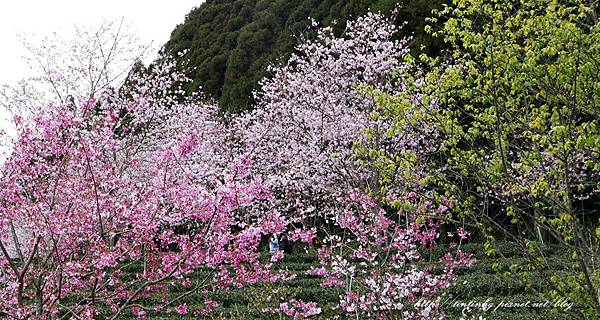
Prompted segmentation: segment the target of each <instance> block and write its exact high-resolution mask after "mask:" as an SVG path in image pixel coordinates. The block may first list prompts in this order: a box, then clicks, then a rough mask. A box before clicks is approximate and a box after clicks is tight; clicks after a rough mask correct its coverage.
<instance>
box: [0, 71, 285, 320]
mask: <svg viewBox="0 0 600 320" xmlns="http://www.w3.org/2000/svg"><path fill="white" fill-rule="evenodd" d="M173 66H174V63H172V62H167V61H165V62H164V63H162V64H160V65H157V66H154V68H153V71H152V74H151V75H150V76H148V77H147V78H146V79H145V80H144V81H142V79H141V78H140V79H138V80H140V81H137V82H136V83H137V84H136V87H135V88H133V89H131V91H130V92H128V93H127V94H124V95H119V94H117V93H114V92H105V93H104V94H102V95H100V96H98V97H92V98H91V99H90V98H88V97H84V98H81V99H80V100H78V101H77V102H76V103H75V104H72V103H60V102H56V103H50V104H49V105H48V106H47V107H45V108H40V109H39V110H38V111H37V112H35V113H34V114H33V116H32V117H30V118H19V117H16V118H15V122H16V124H17V130H18V138H17V141H16V143H15V144H14V150H13V152H12V154H11V156H10V157H9V158H8V160H7V161H6V162H5V163H4V164H3V166H2V171H1V176H0V184H1V186H2V188H1V190H2V191H0V228H1V229H2V231H8V229H10V228H11V227H12V226H14V225H18V226H19V228H21V229H22V230H23V231H24V234H26V235H27V236H24V237H15V236H14V233H13V234H12V236H10V235H11V233H10V232H2V238H1V239H0V267H1V268H0V269H1V270H2V272H0V299H1V300H2V301H3V303H2V305H1V306H0V314H2V315H3V316H6V317H12V318H16V319H29V318H36V319H47V318H54V317H60V316H67V317H74V318H79V319H95V318H97V317H98V316H100V315H101V314H102V315H103V316H105V317H108V318H112V319H116V318H118V317H120V316H121V315H122V314H124V313H133V314H135V315H138V316H143V315H145V314H149V313H151V312H157V311H165V310H168V308H171V307H177V309H176V311H178V312H183V311H184V309H185V311H186V312H187V311H188V310H187V308H185V306H181V305H178V301H179V299H180V298H179V297H178V296H173V295H171V294H169V293H170V290H171V288H173V286H174V285H183V286H184V287H186V288H187V289H186V290H187V292H208V291H209V290H211V289H213V288H227V287H230V286H242V285H245V284H248V283H254V282H257V281H263V280H273V279H276V278H274V275H273V274H272V273H271V272H270V263H266V264H265V263H261V262H260V261H259V250H258V249H259V244H260V240H261V238H262V237H263V236H264V235H266V234H271V233H273V232H281V231H282V230H283V228H285V225H286V223H285V221H283V220H282V219H281V218H280V217H279V216H278V215H277V214H276V213H275V212H272V213H271V214H265V215H264V216H263V217H262V218H261V219H260V221H258V222H257V223H256V224H254V225H248V226H247V227H246V228H243V229H240V228H239V227H238V220H237V218H236V216H237V214H236V212H237V211H238V210H240V209H243V208H244V207H247V206H249V205H251V204H252V203H254V202H255V201H269V199H270V195H269V192H268V190H267V189H265V188H264V187H263V186H262V184H261V182H260V180H256V179H254V178H252V176H251V171H250V168H251V161H250V160H249V159H248V158H244V157H240V158H238V159H236V160H235V161H231V162H230V163H229V166H228V169H226V170H222V171H219V172H214V171H212V172H210V174H206V172H207V171H206V170H205V166H204V165H202V164H198V163H197V162H196V161H195V159H198V158H199V157H200V156H201V155H203V154H204V152H205V151H206V144H205V139H209V136H210V134H216V133H217V132H215V130H217V129H218V128H219V126H218V125H216V124H215V123H214V122H213V121H212V120H211V119H210V117H209V116H207V115H208V114H210V112H207V111H206V110H212V109H211V106H206V107H207V108H206V109H203V108H198V105H197V103H198V102H197V101H196V100H193V99H192V98H182V97H177V96H176V95H177V94H176V93H173V92H171V93H168V94H166V95H163V94H160V93H161V92H162V91H160V90H161V89H164V90H170V89H172V88H173V87H176V82H177V81H179V80H183V79H182V78H180V77H179V75H178V74H177V73H175V72H174V70H173ZM211 142H214V141H211ZM199 177H202V178H203V179H204V180H203V181H202V183H198V181H197V179H198V178H199ZM182 225H183V226H186V228H187V229H186V230H187V232H177V229H176V227H177V226H182ZM9 243H10V244H12V246H14V248H15V251H17V254H11V253H10V252H9V249H8V248H9ZM140 266H141V267H140ZM201 266H202V267H209V268H210V269H212V270H214V272H215V276H214V277H211V278H208V279H205V280H204V281H200V280H199V279H194V280H193V281H192V280H191V279H190V278H189V275H190V274H191V273H192V272H193V271H195V270H197V269H198V268H199V267H201ZM136 267H140V268H136ZM136 270H137V271H136ZM160 293H163V294H164V297H165V299H163V301H162V302H161V303H160V304H158V305H147V303H148V302H144V301H146V300H144V299H143V298H145V297H148V296H151V295H155V294H160ZM188 294H189V293H188ZM206 306H207V308H210V307H211V306H213V304H211V303H207V304H206ZM196 311H198V310H196ZM189 312H192V311H191V310H189Z"/></svg>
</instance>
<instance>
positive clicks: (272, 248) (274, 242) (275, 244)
mask: <svg viewBox="0 0 600 320" xmlns="http://www.w3.org/2000/svg"><path fill="white" fill-rule="evenodd" d="M277 251H279V239H278V238H277V234H276V233H273V235H272V236H271V238H270V239H269V253H272V254H274V253H277Z"/></svg>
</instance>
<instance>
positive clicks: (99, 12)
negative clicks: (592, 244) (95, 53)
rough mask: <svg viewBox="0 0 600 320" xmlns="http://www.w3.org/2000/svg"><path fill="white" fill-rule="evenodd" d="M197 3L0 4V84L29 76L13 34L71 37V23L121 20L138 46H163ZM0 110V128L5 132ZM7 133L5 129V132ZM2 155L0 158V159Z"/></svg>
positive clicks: (63, 0)
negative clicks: (142, 44) (55, 33)
mask: <svg viewBox="0 0 600 320" xmlns="http://www.w3.org/2000/svg"><path fill="white" fill-rule="evenodd" d="M202 2H203V1H202V0H171V1H164V0H163V1H159V0H103V1H97V0H87V1H86V0H1V1H0V84H5V83H12V82H15V81H18V80H20V79H22V78H25V77H27V76H29V75H30V73H29V68H28V66H27V64H26V63H25V60H24V59H23V55H25V54H26V51H25V50H24V49H23V47H22V45H21V41H20V38H19V35H23V36H25V37H27V38H28V39H33V43H35V39H38V38H43V37H44V36H46V35H49V34H50V33H52V32H57V33H58V34H61V33H63V32H64V33H71V32H72V30H73V26H74V25H78V26H86V27H90V28H95V27H97V26H98V25H100V24H101V23H102V21H115V20H120V19H121V18H123V19H124V22H125V24H127V25H128V26H129V31H130V32H132V33H134V34H136V35H137V36H138V37H139V38H140V40H141V41H142V43H150V42H152V43H153V44H155V45H156V46H160V45H162V44H163V43H165V42H166V41H167V40H168V39H169V36H170V35H171V31H173V29H174V28H175V26H176V25H177V24H179V23H182V22H183V21H184V19H185V15H186V14H187V13H189V12H190V11H191V9H192V8H193V7H197V6H199V5H200V4H201V3H202ZM5 117H6V111H5V110H2V109H0V128H4V129H7V123H6V120H5ZM9 131H10V129H9ZM1 158H2V156H1V155H0V159H1Z"/></svg>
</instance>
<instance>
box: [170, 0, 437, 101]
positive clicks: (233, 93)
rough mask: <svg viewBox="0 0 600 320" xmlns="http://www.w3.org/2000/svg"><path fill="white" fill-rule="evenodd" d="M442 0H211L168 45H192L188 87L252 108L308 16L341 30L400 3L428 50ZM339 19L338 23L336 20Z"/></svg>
mask: <svg viewBox="0 0 600 320" xmlns="http://www.w3.org/2000/svg"><path fill="white" fill-rule="evenodd" d="M443 1H444V0H321V1H319V0H219V1H214V0H208V1H206V2H205V3H203V4H202V5H200V6H199V7H198V8H196V9H194V10H192V11H191V12H190V13H189V14H188V15H187V17H186V19H185V22H184V23H183V24H181V25H179V26H177V28H176V29H175V30H174V31H173V33H172V35H171V39H170V40H169V42H168V43H167V44H166V45H165V50H166V51H167V52H169V53H172V54H174V53H177V52H181V51H183V50H189V52H188V54H187V55H185V57H184V58H185V59H190V62H191V66H193V67H195V69H194V70H192V71H190V74H189V76H190V77H191V78H192V79H193V80H194V83H193V84H191V85H189V86H188V87H187V88H186V89H187V90H188V91H194V90H197V89H198V88H199V87H202V88H203V91H204V92H205V93H206V94H207V95H209V96H211V97H214V98H216V99H218V101H219V103H220V105H221V108H222V109H223V110H227V111H231V112H239V111H243V110H247V109H249V108H251V107H252V104H253V99H252V92H253V90H255V89H256V88H257V84H258V81H259V80H260V79H262V78H263V77H265V76H268V73H267V70H266V67H267V66H268V65H269V64H272V63H276V62H277V61H278V59H279V58H280V57H285V56H286V55H288V54H289V53H290V52H291V51H292V50H293V48H294V46H295V45H296V43H297V41H298V36H299V35H301V34H303V33H305V32H306V31H307V30H308V26H309V17H310V18H313V19H315V20H317V21H319V22H322V23H324V24H325V25H334V26H335V28H337V29H339V30H341V29H342V28H343V26H344V25H345V21H346V20H347V19H348V18H349V17H354V16H357V15H362V14H364V13H366V12H368V11H369V9H370V10H372V11H381V12H386V13H389V12H391V11H392V10H393V9H394V8H395V7H396V6H399V7H400V10H399V13H398V15H397V17H396V22H397V23H398V24H402V23H404V22H405V21H406V23H407V25H406V27H405V28H404V29H403V34H402V35H412V34H414V48H417V49H418V50H420V48H421V47H422V46H423V47H424V50H426V51H428V52H430V53H431V52H435V51H437V50H438V49H439V43H438V42H435V41H433V40H432V39H431V38H430V37H429V36H427V35H425V34H424V32H423V27H424V25H425V17H426V16H428V15H429V13H430V12H431V9H432V8H434V7H437V6H439V5H440V4H441V3H442V2H443ZM336 21H337V24H335V22H336Z"/></svg>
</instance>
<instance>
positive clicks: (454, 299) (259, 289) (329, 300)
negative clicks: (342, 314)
mask: <svg viewBox="0 0 600 320" xmlns="http://www.w3.org/2000/svg"><path fill="white" fill-rule="evenodd" d="M462 249H463V250H464V251H467V252H470V253H473V254H474V255H475V256H476V257H477V259H478V263H477V265H475V266H474V267H472V268H462V269H460V270H459V274H460V276H459V278H458V281H456V283H455V285H454V286H452V287H451V289H450V290H449V294H450V297H448V299H447V300H446V301H444V302H443V309H444V310H445V312H446V313H447V315H448V318H449V319H461V318H464V319H471V318H473V316H475V317H474V319H478V317H479V316H483V317H484V318H485V319H517V320H519V319H522V320H538V319H577V315H576V314H575V313H574V310H577V306H572V307H571V308H570V310H568V311H565V308H566V305H565V304H564V302H563V303H562V304H561V305H559V306H558V308H552V305H553V304H554V303H555V302H557V303H560V301H555V299H553V297H552V296H551V295H550V288H551V282H550V277H551V276H552V275H553V274H556V273H560V272H566V271H565V270H567V268H568V259H567V257H564V256H563V255H562V254H560V253H558V252H557V250H555V249H547V254H548V255H549V256H550V257H551V259H549V261H552V263H551V264H549V265H547V266H545V267H544V268H543V269H544V272H545V275H542V274H540V273H539V272H536V271H530V272H526V271H523V268H519V269H520V271H517V270H516V268H517V267H516V266H517V265H521V266H523V265H525V264H526V262H527V259H526V257H524V256H523V253H522V252H520V251H519V250H518V249H517V246H516V245H513V244H511V243H500V244H499V245H498V247H497V249H498V255H499V256H502V257H495V258H489V257H486V256H484V255H483V250H482V247H481V245H480V244H466V245H463V247H462ZM447 251H448V248H447V247H443V246H440V247H438V248H436V250H434V251H432V252H428V253H427V254H426V256H427V258H428V259H431V260H432V261H435V260H437V259H438V258H439V257H440V256H441V255H442V254H444V253H445V252H447ZM267 257H268V256H267V255H266V254H265V258H267ZM317 264H318V261H317V257H316V255H315V254H314V253H295V254H293V255H287V256H286V257H285V258H284V260H283V261H281V262H279V263H278V264H277V265H276V266H275V267H276V268H277V269H281V270H288V271H290V272H294V273H297V277H296V278H295V279H294V280H292V281H287V282H278V283H275V284H258V285H255V286H251V287H246V288H242V289H234V290H230V291H222V292H218V293H215V294H212V295H211V296H210V297H211V298H212V299H213V300H215V301H217V302H218V303H219V306H218V307H217V308H216V310H215V312H214V313H213V314H212V315H211V316H210V317H207V318H209V319H273V318H276V319H277V318H279V315H273V314H268V313H265V312H263V310H264V309H265V308H268V307H275V306H278V305H279V303H280V302H284V301H288V300H290V299H301V300H304V301H315V302H319V306H320V307H322V308H323V311H324V312H323V313H322V314H321V315H320V317H318V318H320V319H327V318H330V317H332V316H333V313H332V311H331V308H332V307H333V306H334V305H335V302H336V300H337V299H338V295H339V294H341V293H342V291H341V290H340V289H331V288H322V287H321V286H320V279H318V278H316V277H313V276H309V275H306V274H305V273H304V271H306V270H308V269H309V268H310V267H311V266H316V265H317ZM511 270H512V271H511ZM207 276H210V272H209V271H208V270H204V271H200V272H198V273H197V275H196V278H197V279H203V278H204V277H207ZM180 289H181V290H180V292H182V293H183V292H185V288H180ZM200 301H203V299H201V297H200V296H198V294H196V293H194V294H190V295H188V296H185V297H184V298H182V299H181V300H180V302H181V303H183V302H185V303H186V304H187V305H188V307H189V308H190V309H193V308H195V307H200V305H199V304H200V303H201V302H200ZM527 301H529V302H527ZM546 301H547V302H546ZM469 302H471V304H472V305H471V308H470V309H468V308H466V309H464V307H466V306H468V303H469ZM484 302H486V303H487V304H484V305H481V304H482V303H484ZM474 303H479V304H480V305H473V304H474ZM527 303H529V305H528V306H527V307H525V306H519V305H518V304H527ZM544 303H545V304H544ZM486 308H487V309H486ZM463 309H464V310H465V313H466V314H467V315H468V316H467V317H464V316H463V315H462V312H463ZM486 310H487V311H486ZM196 318H197V317H195V316H192V315H190V316H187V317H182V316H180V315H177V314H173V315H171V316H168V317H165V316H162V317H155V318H153V319H196Z"/></svg>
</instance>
